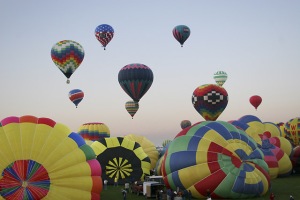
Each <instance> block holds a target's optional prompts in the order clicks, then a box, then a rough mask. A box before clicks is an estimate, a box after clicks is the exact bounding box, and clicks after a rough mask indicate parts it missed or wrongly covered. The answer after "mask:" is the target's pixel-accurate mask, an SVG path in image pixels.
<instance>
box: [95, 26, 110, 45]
mask: <svg viewBox="0 0 300 200" xmlns="http://www.w3.org/2000/svg"><path fill="white" fill-rule="evenodd" d="M95 36H96V38H97V40H98V41H99V42H100V43H101V44H102V45H103V47H104V50H105V47H106V45H107V44H108V43H109V42H110V41H111V40H112V38H113V37H114V29H113V28H112V27H111V26H110V25H108V24H101V25H99V26H97V28H96V30H95Z"/></svg>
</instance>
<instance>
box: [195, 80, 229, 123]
mask: <svg viewBox="0 0 300 200" xmlns="http://www.w3.org/2000/svg"><path fill="white" fill-rule="evenodd" d="M192 103H193V106H194V108H195V109H196V111H197V112H198V113H199V114H200V115H201V116H202V117H203V118H204V119H205V120H207V121H208V120H210V121H215V120H216V119H217V118H218V117H219V116H220V115H221V114H222V112H223V111H224V109H225V108H226V106H227V103H228V94H227V91H226V90H225V89H224V88H223V87H221V86H218V85H215V84H206V85H202V86H199V87H197V88H196V89H195V90H194V92H193V96H192Z"/></svg>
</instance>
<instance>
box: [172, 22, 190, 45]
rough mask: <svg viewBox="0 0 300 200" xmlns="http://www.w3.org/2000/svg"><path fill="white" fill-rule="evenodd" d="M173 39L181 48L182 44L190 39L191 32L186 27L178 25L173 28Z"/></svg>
mask: <svg viewBox="0 0 300 200" xmlns="http://www.w3.org/2000/svg"><path fill="white" fill-rule="evenodd" d="M172 33H173V36H174V38H175V39H176V40H177V41H178V42H179V43H180V44H181V47H182V46H183V44H184V42H185V41H186V40H187V39H188V38H189V37H190V34H191V30H190V28H189V27H188V26H186V25H178V26H175V27H174V28H173V31H172Z"/></svg>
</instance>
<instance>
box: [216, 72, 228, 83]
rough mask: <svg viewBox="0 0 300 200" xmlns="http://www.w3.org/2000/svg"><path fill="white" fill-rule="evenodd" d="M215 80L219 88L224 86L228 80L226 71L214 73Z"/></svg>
mask: <svg viewBox="0 0 300 200" xmlns="http://www.w3.org/2000/svg"><path fill="white" fill-rule="evenodd" d="M214 79H215V81H216V83H217V84H218V85H219V86H223V84H224V83H225V82H226V80H227V73H226V72H224V71H217V72H216V73H214Z"/></svg>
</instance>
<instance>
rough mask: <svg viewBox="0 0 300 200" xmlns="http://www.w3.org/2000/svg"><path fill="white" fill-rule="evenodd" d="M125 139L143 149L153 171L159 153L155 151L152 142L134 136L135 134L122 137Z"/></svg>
mask: <svg viewBox="0 0 300 200" xmlns="http://www.w3.org/2000/svg"><path fill="white" fill-rule="evenodd" d="M124 138H125V139H128V140H131V141H134V142H137V143H139V145H141V147H142V148H143V150H144V152H145V153H146V154H147V155H148V157H149V158H150V161H151V169H154V168H155V166H156V162H157V160H158V156H159V153H158V151H157V149H156V146H155V144H154V143H153V142H151V141H150V140H149V139H148V138H146V137H144V136H141V135H136V134H128V135H126V136H125V137H124Z"/></svg>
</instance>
